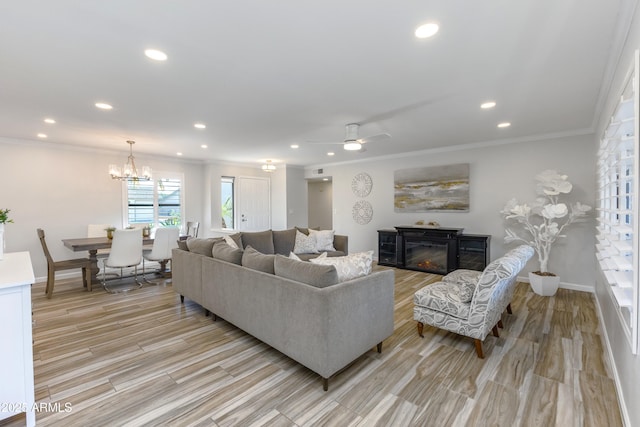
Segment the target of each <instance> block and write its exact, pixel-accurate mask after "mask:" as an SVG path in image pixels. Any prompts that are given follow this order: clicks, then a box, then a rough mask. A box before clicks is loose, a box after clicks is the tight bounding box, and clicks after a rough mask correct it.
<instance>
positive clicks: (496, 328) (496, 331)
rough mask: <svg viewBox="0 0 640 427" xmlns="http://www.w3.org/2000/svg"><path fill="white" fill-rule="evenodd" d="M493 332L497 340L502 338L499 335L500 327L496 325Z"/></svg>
mask: <svg viewBox="0 0 640 427" xmlns="http://www.w3.org/2000/svg"><path fill="white" fill-rule="evenodd" d="M491 331H492V332H493V336H494V337H496V338H500V334H499V333H498V325H494V327H493V328H492V329H491Z"/></svg>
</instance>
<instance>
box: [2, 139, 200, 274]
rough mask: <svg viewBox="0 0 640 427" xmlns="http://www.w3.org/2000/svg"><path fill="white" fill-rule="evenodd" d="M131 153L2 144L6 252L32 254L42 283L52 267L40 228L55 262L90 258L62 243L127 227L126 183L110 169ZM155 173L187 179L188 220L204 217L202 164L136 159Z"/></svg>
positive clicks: (186, 211) (25, 142) (186, 201)
mask: <svg viewBox="0 0 640 427" xmlns="http://www.w3.org/2000/svg"><path fill="white" fill-rule="evenodd" d="M127 155H128V153H127V152H109V151H100V152H96V151H89V150H83V149H79V148H73V147H66V146H58V145H56V146H53V145H51V144H47V143H37V142H29V141H17V140H15V141H14V140H8V139H0V171H1V176H2V178H3V184H2V186H1V187H0V208H3V209H11V213H10V216H11V218H12V219H13V220H14V223H13V224H8V225H7V226H6V231H5V240H6V251H7V252H18V251H29V252H30V254H31V260H32V262H33V266H34V272H35V275H36V278H38V279H39V280H42V278H43V277H44V278H46V274H47V263H46V259H45V257H44V253H43V252H42V247H41V246H40V242H39V240H38V237H37V234H36V229H37V228H42V229H43V230H44V231H45V233H46V239H47V246H48V247H49V250H50V252H51V254H52V256H53V258H54V259H58V260H63V259H68V258H78V257H82V256H87V253H86V252H82V253H77V252H73V251H71V250H69V249H67V248H65V247H64V246H63V244H62V241H61V239H66V238H74V237H84V236H86V234H87V225H88V224H113V225H115V226H117V227H121V226H122V224H123V184H122V183H121V182H118V181H114V180H112V179H111V177H109V175H108V173H107V171H108V169H107V168H108V165H109V164H110V163H115V164H120V163H124V162H125V161H126V158H127ZM136 161H137V162H138V164H140V165H142V164H144V165H149V166H151V167H152V168H153V170H155V171H166V172H180V173H183V174H184V204H185V207H184V209H185V218H186V219H189V220H190V219H192V218H193V219H197V218H198V217H199V216H200V215H201V212H202V203H201V201H202V199H201V194H202V193H203V186H202V183H203V175H202V172H203V167H202V165H199V164H194V163H188V162H181V161H177V160H176V161H172V160H170V159H162V158H149V157H145V156H141V155H136Z"/></svg>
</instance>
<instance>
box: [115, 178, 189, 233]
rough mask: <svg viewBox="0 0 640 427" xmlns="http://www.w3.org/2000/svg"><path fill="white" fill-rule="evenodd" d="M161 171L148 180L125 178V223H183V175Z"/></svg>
mask: <svg viewBox="0 0 640 427" xmlns="http://www.w3.org/2000/svg"><path fill="white" fill-rule="evenodd" d="M169 175H170V174H164V176H163V175H162V174H161V175H160V177H158V178H155V179H153V180H151V181H127V182H126V190H127V213H126V218H127V221H126V222H127V224H128V225H135V224H153V225H154V226H156V227H167V226H180V225H181V224H182V218H183V214H182V204H183V203H182V177H180V176H177V175H174V176H169Z"/></svg>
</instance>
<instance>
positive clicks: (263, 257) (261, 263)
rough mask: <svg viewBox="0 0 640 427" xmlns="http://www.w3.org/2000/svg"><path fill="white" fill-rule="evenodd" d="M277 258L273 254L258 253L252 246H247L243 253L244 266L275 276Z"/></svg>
mask: <svg viewBox="0 0 640 427" xmlns="http://www.w3.org/2000/svg"><path fill="white" fill-rule="evenodd" d="M275 258H276V256H275V255H273V254H271V255H267V254H263V253H260V252H258V251H256V250H255V249H253V248H252V247H251V246H247V247H245V248H244V252H243V253H242V266H243V267H247V268H251V269H253V270H258V271H263V272H265V273H269V274H275V270H274V261H275Z"/></svg>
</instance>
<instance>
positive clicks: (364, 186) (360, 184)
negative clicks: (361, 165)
mask: <svg viewBox="0 0 640 427" xmlns="http://www.w3.org/2000/svg"><path fill="white" fill-rule="evenodd" d="M371 188H373V180H372V179H371V176H369V174H368V173H365V172H360V173H359V174H357V175H356V176H354V177H353V181H351V190H352V191H353V194H355V195H356V196H358V197H367V196H368V195H369V193H371Z"/></svg>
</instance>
